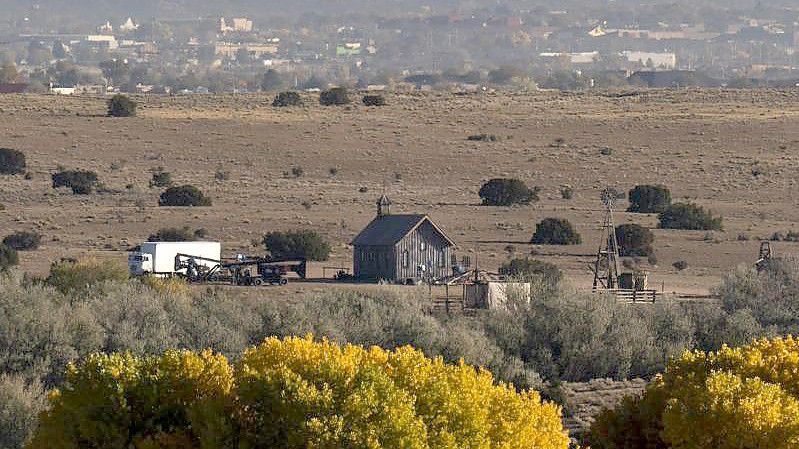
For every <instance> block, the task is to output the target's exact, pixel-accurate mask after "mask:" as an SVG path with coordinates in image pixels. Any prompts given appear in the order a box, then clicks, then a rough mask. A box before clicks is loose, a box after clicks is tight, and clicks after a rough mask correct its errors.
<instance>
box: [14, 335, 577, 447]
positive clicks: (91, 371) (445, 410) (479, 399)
mask: <svg viewBox="0 0 799 449" xmlns="http://www.w3.org/2000/svg"><path fill="white" fill-rule="evenodd" d="M79 447H103V448H119V449H123V448H124V449H128V448H136V449H155V448H176V449H177V448H186V449H189V448H209V449H210V448H226V447H229V448H241V449H247V448H253V449H254V448H270V449H280V448H286V449H289V448H290V449H341V448H352V449H384V448H385V449H389V448H397V449H400V448H403V449H433V448H435V449H439V448H444V449H445V448H474V449H516V448H518V449H531V448H532V449H566V448H567V447H568V438H567V436H566V433H565V431H564V429H563V426H562V424H561V419H560V409H559V408H558V407H557V406H555V405H553V404H549V403H542V401H541V398H540V397H539V395H538V394H537V393H535V392H521V393H518V392H517V391H516V390H515V389H514V388H513V387H512V386H510V385H504V384H497V383H495V382H494V379H493V376H492V375H491V374H490V373H488V372H487V371H485V370H482V369H476V368H474V367H471V366H468V365H466V364H464V363H460V364H456V365H451V364H446V363H444V362H443V361H442V360H441V359H440V358H438V359H429V358H427V357H425V356H424V355H423V354H422V353H421V352H420V351H417V350H414V349H412V348H410V347H407V348H401V349H398V350H396V351H385V350H382V349H379V348H370V349H366V348H362V347H358V346H351V345H347V346H343V347H342V346H339V345H336V344H334V343H331V342H329V341H327V340H322V341H318V342H317V341H314V340H313V339H312V338H311V337H307V338H287V339H284V340H279V339H276V338H271V339H268V340H266V341H265V342H264V343H263V344H261V345H259V346H257V347H254V348H251V349H249V350H247V351H246V352H245V353H244V355H243V356H242V358H241V360H240V361H239V363H238V364H237V365H236V366H235V369H234V368H233V367H231V366H230V364H228V362H227V360H226V359H224V357H222V356H220V355H216V354H213V353H211V352H203V353H202V354H195V353H191V352H187V351H169V352H167V353H166V354H164V355H163V356H161V357H144V358H138V357H134V356H131V355H120V354H114V355H95V356H92V357H89V358H88V359H87V360H86V361H84V362H83V363H82V364H80V365H77V366H71V367H70V368H69V372H68V375H67V382H66V385H65V386H64V388H63V389H62V390H61V391H60V392H57V393H55V394H54V395H53V396H52V397H51V407H50V409H49V410H48V411H47V412H45V413H44V414H43V416H42V420H41V424H40V428H39V430H38V432H37V433H36V435H35V437H34V439H33V441H32V443H31V444H30V445H29V448H30V449H40V448H41V449H43V448H64V449H77V448H79Z"/></svg>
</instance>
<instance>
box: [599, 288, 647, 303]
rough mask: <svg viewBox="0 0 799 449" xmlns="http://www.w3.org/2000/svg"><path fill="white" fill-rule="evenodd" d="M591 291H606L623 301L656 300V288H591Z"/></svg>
mask: <svg viewBox="0 0 799 449" xmlns="http://www.w3.org/2000/svg"><path fill="white" fill-rule="evenodd" d="M592 292H593V293H600V294H601V293H607V294H609V295H613V296H615V297H616V299H617V300H619V301H625V302H634V303H638V302H649V303H654V302H655V301H656V300H657V296H658V292H657V290H626V289H607V290H592Z"/></svg>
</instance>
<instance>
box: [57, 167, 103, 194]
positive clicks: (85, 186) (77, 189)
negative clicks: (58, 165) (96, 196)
mask: <svg viewBox="0 0 799 449" xmlns="http://www.w3.org/2000/svg"><path fill="white" fill-rule="evenodd" d="M52 180H53V188H54V189H57V188H59V187H69V188H70V189H72V193H74V194H75V195H88V194H90V193H92V192H93V191H94V189H95V188H96V187H97V185H98V182H99V181H98V179H97V173H95V172H93V171H88V170H65V171H61V172H58V173H53V175H52Z"/></svg>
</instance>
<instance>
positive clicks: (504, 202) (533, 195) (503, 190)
mask: <svg viewBox="0 0 799 449" xmlns="http://www.w3.org/2000/svg"><path fill="white" fill-rule="evenodd" d="M539 191H540V189H539V188H538V187H534V188H532V189H531V188H529V187H527V186H526V185H525V184H524V182H522V181H520V180H518V179H507V178H495V179H492V180H490V181H488V182H486V183H485V184H483V186H482V187H481V188H480V191H479V192H478V194H479V195H480V198H481V199H482V200H483V205H485V206H511V205H514V204H530V203H533V202H536V201H538V192H539Z"/></svg>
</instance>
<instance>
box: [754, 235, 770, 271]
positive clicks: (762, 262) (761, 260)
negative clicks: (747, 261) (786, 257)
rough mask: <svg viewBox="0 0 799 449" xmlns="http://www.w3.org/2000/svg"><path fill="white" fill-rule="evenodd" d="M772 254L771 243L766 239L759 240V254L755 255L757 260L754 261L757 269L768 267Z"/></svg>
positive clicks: (761, 269)
mask: <svg viewBox="0 0 799 449" xmlns="http://www.w3.org/2000/svg"><path fill="white" fill-rule="evenodd" d="M772 255H773V254H772V252H771V243H769V242H767V241H763V242H760V254H759V255H758V257H757V262H755V267H757V271H763V270H765V269H766V268H768V264H769V262H771V257H772Z"/></svg>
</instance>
